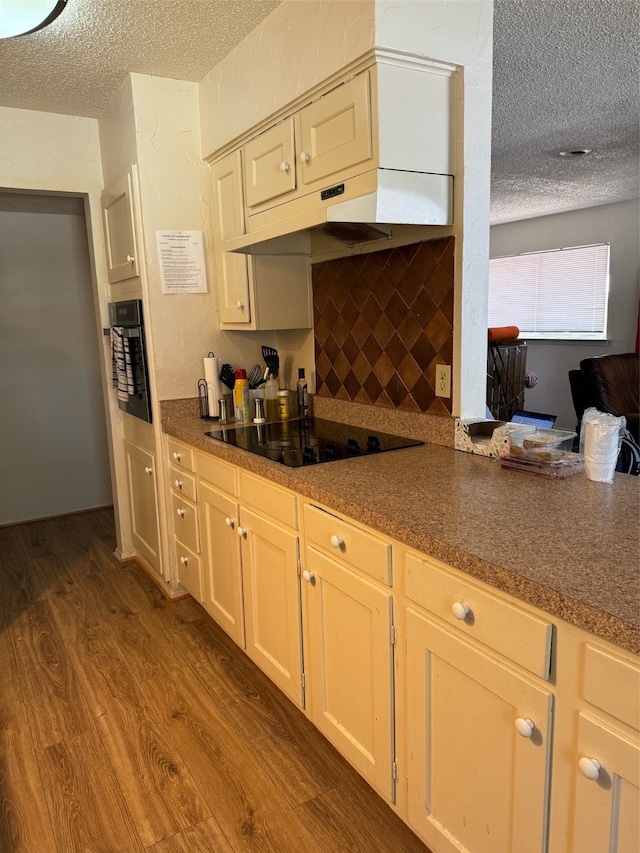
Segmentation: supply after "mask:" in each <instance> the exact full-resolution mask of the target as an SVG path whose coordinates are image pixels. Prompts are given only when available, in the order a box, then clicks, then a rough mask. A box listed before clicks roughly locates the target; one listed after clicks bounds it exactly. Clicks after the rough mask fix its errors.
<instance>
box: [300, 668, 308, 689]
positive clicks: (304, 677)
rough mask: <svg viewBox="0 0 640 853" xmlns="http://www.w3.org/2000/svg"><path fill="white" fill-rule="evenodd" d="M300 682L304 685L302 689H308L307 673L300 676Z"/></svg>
mask: <svg viewBox="0 0 640 853" xmlns="http://www.w3.org/2000/svg"><path fill="white" fill-rule="evenodd" d="M300 681H301V683H302V689H303V690H306V687H307V675H306V673H304V672H303V673H302V675H301V676H300Z"/></svg>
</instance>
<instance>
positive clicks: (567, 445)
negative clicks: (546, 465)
mask: <svg viewBox="0 0 640 853" xmlns="http://www.w3.org/2000/svg"><path fill="white" fill-rule="evenodd" d="M576 435H577V433H575V432H571V431H570V430H566V429H545V428H544V427H530V428H529V430H528V431H527V432H525V431H524V430H522V431H520V430H519V431H518V432H517V433H513V434H512V435H510V436H509V437H510V439H511V448H510V451H509V454H508V455H509V456H516V457H520V458H523V459H531V460H533V461H534V462H557V461H558V460H559V459H561V458H562V456H563V454H565V453H571V448H572V447H573V440H574V438H575V437H576Z"/></svg>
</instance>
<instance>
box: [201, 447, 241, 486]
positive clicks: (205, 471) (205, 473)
mask: <svg viewBox="0 0 640 853" xmlns="http://www.w3.org/2000/svg"><path fill="white" fill-rule="evenodd" d="M198 476H199V477H200V479H201V480H206V482H207V483H211V485H212V486H215V487H216V488H218V489H222V490H223V491H224V492H228V493H229V494H230V495H237V494H238V486H237V482H236V469H235V468H234V467H233V465H229V464H228V463H227V462H222V461H221V460H220V459H216V457H215V456H210V455H209V454H208V453H198Z"/></svg>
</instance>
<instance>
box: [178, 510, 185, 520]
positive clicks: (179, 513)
mask: <svg viewBox="0 0 640 853" xmlns="http://www.w3.org/2000/svg"><path fill="white" fill-rule="evenodd" d="M177 513H178V515H179V516H180V518H184V510H183V509H179V510H177Z"/></svg>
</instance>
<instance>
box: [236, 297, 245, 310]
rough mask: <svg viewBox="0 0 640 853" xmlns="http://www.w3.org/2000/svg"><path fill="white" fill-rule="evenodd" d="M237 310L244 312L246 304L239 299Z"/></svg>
mask: <svg viewBox="0 0 640 853" xmlns="http://www.w3.org/2000/svg"><path fill="white" fill-rule="evenodd" d="M236 308H237V309H238V311H242V309H243V308H244V302H241V301H240V299H238V301H237V302H236Z"/></svg>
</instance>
